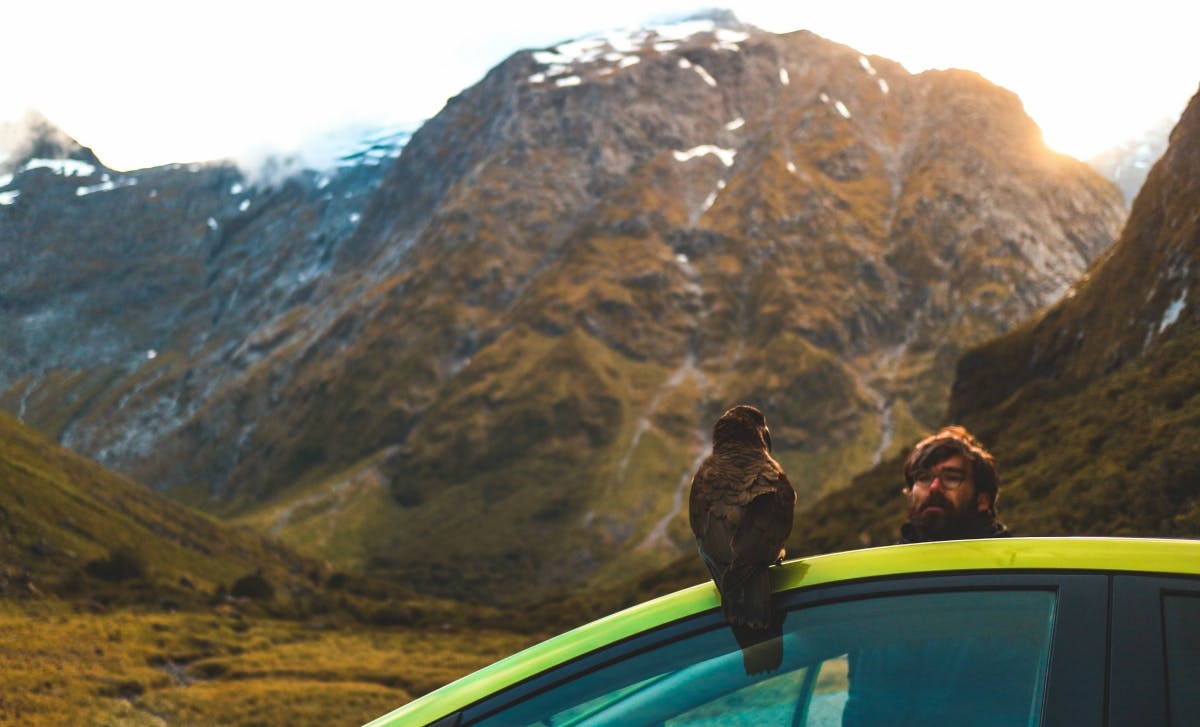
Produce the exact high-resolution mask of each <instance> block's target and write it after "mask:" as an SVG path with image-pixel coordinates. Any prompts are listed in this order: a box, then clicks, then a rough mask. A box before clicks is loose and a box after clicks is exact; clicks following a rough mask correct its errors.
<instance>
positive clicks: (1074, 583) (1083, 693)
mask: <svg viewBox="0 0 1200 727" xmlns="http://www.w3.org/2000/svg"><path fill="white" fill-rule="evenodd" d="M981 589H987V590H1004V591H1012V590H1053V591H1055V592H1056V593H1057V594H1058V598H1057V601H1056V606H1055V623H1054V628H1053V631H1052V634H1051V639H1050V657H1049V665H1048V669H1047V678H1046V685H1045V693H1044V695H1043V704H1042V721H1041V724H1042V725H1043V726H1044V727H1060V726H1064V727H1065V726H1066V725H1078V724H1097V725H1098V724H1102V723H1103V719H1104V711H1105V706H1106V698H1105V696H1104V695H1105V690H1106V687H1107V684H1106V682H1105V679H1106V677H1107V675H1108V669H1107V653H1106V652H1107V636H1108V626H1109V595H1110V582H1109V575H1108V574H1106V573H1097V572H1095V571H1062V572H1058V571H1044V570H1037V571H1014V570H1004V571H955V572H952V573H945V574H927V573H921V574H911V575H909V574H906V575H897V576H886V577H880V578H870V579H863V580H857V581H848V582H840V583H831V584H822V585H818V586H813V587H810V588H799V589H795V590H793V591H788V592H784V593H778V594H775V598H776V599H777V600H776V602H777V604H778V607H779V608H780V609H783V610H793V609H798V608H809V607H813V606H819V605H826V604H834V603H838V602H845V601H850V600H857V599H862V598H872V597H879V596H901V595H909V594H921V593H939V592H950V591H962V590H981ZM1097 605H1099V608H1097ZM718 628H725V624H724V621H723V619H722V617H721V612H720V609H710V610H708V611H706V612H704V613H701V614H697V615H694V616H689V617H687V618H684V619H680V620H678V621H674V622H671V623H667V624H663V625H661V626H658V627H655V628H652V629H648V630H646V631H643V632H640V633H638V634H635V635H633V636H630V637H627V638H625V639H621V640H619V641H616V642H614V643H612V644H609V645H607V646H605V647H603V648H600V649H597V650H595V651H593V652H590V653H588V654H584V655H582V656H580V657H577V658H575V659H572V660H570V661H567V662H564V663H563V664H560V665H557V666H555V667H554V668H552V669H548V670H546V671H544V672H541V673H539V674H536V675H534V676H532V677H530V678H528V679H526V680H524V681H522V682H518V683H517V684H513V685H511V686H509V687H507V688H505V689H503V690H501V691H499V692H496V693H494V694H491V695H488V696H487V697H484V698H483V699H481V700H478V701H476V702H475V703H473V704H470V705H467V706H466V707H464V708H463V709H461V710H459V711H457V712H456V713H454V714H451V715H447V717H445V718H444V719H443V720H439V721H438V722H437V723H435V724H438V725H442V724H446V725H459V724H463V725H469V724H473V723H474V722H476V721H478V720H481V719H484V718H486V717H488V716H490V715H493V714H495V713H497V712H500V711H502V710H504V709H506V708H508V707H509V706H511V705H514V704H516V703H518V702H520V701H523V700H526V699H530V698H532V697H534V696H536V695H537V694H540V693H542V692H544V691H546V690H549V689H553V688H554V687H555V686H557V685H560V684H562V683H564V682H567V681H570V680H572V679H577V678H579V677H580V676H582V675H584V674H586V673H590V672H592V671H595V670H597V669H600V668H603V667H604V666H607V665H608V664H611V663H613V662H615V661H620V660H623V659H628V658H631V657H634V656H637V655H638V654H639V653H644V652H646V651H649V650H652V649H657V648H660V647H662V646H665V645H667V644H669V643H672V642H675V641H679V640H681V639H686V638H689V637H690V636H694V635H697V634H700V633H703V632H707V631H710V630H713V629H718Z"/></svg>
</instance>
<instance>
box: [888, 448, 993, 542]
mask: <svg viewBox="0 0 1200 727" xmlns="http://www.w3.org/2000/svg"><path fill="white" fill-rule="evenodd" d="M915 474H916V481H915V482H913V484H912V487H911V488H910V489H909V492H908V517H909V519H910V520H912V521H914V522H917V523H920V524H921V527H922V528H923V529H924V530H925V532H927V533H930V534H931V535H933V534H938V533H942V532H947V531H949V532H953V531H954V530H956V529H958V527H961V526H962V525H963V524H965V523H967V522H968V521H970V520H971V519H973V518H974V517H975V514H976V513H978V512H981V511H985V510H987V509H988V498H987V495H986V494H983V493H976V491H975V481H974V479H973V477H972V475H971V465H970V463H968V462H967V460H966V459H965V458H964V457H963V456H962V455H960V454H952V455H950V456H949V457H946V458H945V459H941V460H938V461H936V462H934V463H932V464H930V465H929V466H928V467H927V468H926V469H924V470H918V471H917V472H916V473H915ZM956 483H957V485H958V486H957V487H954V484H956Z"/></svg>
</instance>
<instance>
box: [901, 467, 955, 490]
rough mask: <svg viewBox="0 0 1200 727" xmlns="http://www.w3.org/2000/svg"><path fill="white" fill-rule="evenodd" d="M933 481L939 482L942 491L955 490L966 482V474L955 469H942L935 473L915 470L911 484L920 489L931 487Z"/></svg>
mask: <svg viewBox="0 0 1200 727" xmlns="http://www.w3.org/2000/svg"><path fill="white" fill-rule="evenodd" d="M935 479H938V480H941V482H942V489H945V490H955V489H958V486H959V485H961V484H962V483H964V482H966V481H967V473H966V472H963V471H961V470H957V469H944V470H938V471H937V472H932V471H930V470H917V471H916V472H915V473H914V474H913V484H914V485H920V486H921V487H931V486H932V485H933V481H934V480H935Z"/></svg>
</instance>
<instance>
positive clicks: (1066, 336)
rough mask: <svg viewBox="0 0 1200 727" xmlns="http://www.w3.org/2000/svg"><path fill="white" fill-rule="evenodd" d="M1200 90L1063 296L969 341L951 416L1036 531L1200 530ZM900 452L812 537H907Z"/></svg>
mask: <svg viewBox="0 0 1200 727" xmlns="http://www.w3.org/2000/svg"><path fill="white" fill-rule="evenodd" d="M1197 209H1200V95H1198V96H1196V97H1193V99H1192V101H1191V103H1190V105H1189V106H1188V108H1187V110H1186V111H1185V112H1184V114H1183V117H1182V118H1181V119H1180V121H1179V123H1178V124H1177V125H1176V127H1175V129H1174V131H1173V132H1172V133H1171V136H1170V144H1169V146H1168V148H1167V150H1166V152H1165V153H1164V154H1163V156H1162V158H1161V159H1160V160H1159V161H1158V162H1157V163H1156V164H1155V165H1154V167H1153V168H1152V169H1151V170H1150V173H1149V175H1148V176H1147V178H1146V183H1145V185H1144V186H1143V188H1142V190H1141V192H1140V194H1139V195H1138V196H1137V198H1136V199H1135V201H1134V204H1133V207H1132V210H1131V213H1130V217H1129V221H1128V222H1127V223H1126V225H1125V227H1124V229H1123V230H1122V232H1121V235H1120V237H1119V239H1118V241H1117V242H1116V243H1115V244H1114V245H1113V247H1112V249H1111V250H1110V251H1109V252H1108V253H1106V254H1105V255H1104V256H1103V257H1102V258H1101V259H1100V260H1098V261H1097V262H1096V263H1095V265H1094V266H1093V267H1092V268H1091V269H1090V270H1089V271H1088V273H1087V275H1086V276H1084V278H1083V279H1082V280H1081V281H1080V282H1079V283H1078V284H1077V285H1076V286H1074V287H1073V288H1072V290H1071V291H1070V292H1069V293H1068V295H1067V296H1065V297H1064V299H1063V300H1062V301H1061V302H1059V303H1058V304H1056V305H1055V306H1053V307H1051V308H1050V309H1049V310H1047V311H1045V312H1043V313H1041V314H1039V315H1037V316H1035V317H1033V318H1031V319H1030V320H1029V321H1027V322H1025V323H1024V324H1022V325H1021V326H1020V327H1018V328H1017V329H1016V330H1014V331H1012V332H1010V333H1008V334H1007V335H1004V336H1000V337H998V338H995V339H992V340H990V341H988V342H987V343H985V344H982V345H980V346H978V347H975V348H973V349H971V350H969V351H968V352H967V353H966V354H965V355H964V356H963V357H962V359H961V361H960V362H959V365H958V372H957V376H956V379H955V383H954V387H953V396H952V398H951V400H950V405H949V411H948V420H950V421H960V422H963V423H965V424H966V425H967V426H968V427H970V428H971V429H972V430H974V431H976V432H977V433H978V434H979V436H980V438H981V439H982V440H983V442H984V443H985V444H986V445H987V446H989V448H991V449H992V451H993V452H994V453H995V454H996V456H997V459H998V461H999V465H1000V468H1001V475H1002V490H1001V491H1002V497H1001V501H1000V504H1001V508H1000V509H1001V517H1002V519H1004V520H1006V521H1007V522H1008V523H1009V524H1010V526H1012V527H1013V529H1014V530H1015V531H1016V532H1017V533H1019V534H1024V535H1057V534H1099V535H1140V536H1175V537H1197V536H1198V534H1200V447H1198V446H1197V442H1200V357H1197V355H1196V351H1197V349H1198V348H1200V314H1198V313H1197V311H1198V310H1200V308H1198V307H1197V306H1196V304H1195V295H1196V292H1197V290H1200V215H1198V214H1197ZM899 472H900V463H899V461H894V462H891V463H887V464H885V465H882V466H881V467H880V468H877V469H876V470H874V471H872V472H870V473H868V474H866V475H864V476H863V477H861V478H860V479H859V480H858V481H856V483H855V485H854V490H855V492H856V494H857V496H856V497H845V496H842V497H837V496H834V497H829V498H826V499H825V500H823V501H822V502H821V503H819V504H818V505H816V506H815V507H814V508H813V510H812V511H811V512H810V513H808V515H807V521H808V523H809V526H810V528H809V530H810V547H811V548H812V549H815V550H828V549H837V548H844V547H853V546H854V545H856V544H858V543H860V542H861V543H872V542H873V543H880V542H888V541H889V539H894V537H895V531H896V528H897V527H898V525H899V519H900V517H901V504H900V498H899V496H898V491H899V487H900V484H899V483H900V477H899Z"/></svg>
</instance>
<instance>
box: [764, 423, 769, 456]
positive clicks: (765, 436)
mask: <svg viewBox="0 0 1200 727" xmlns="http://www.w3.org/2000/svg"><path fill="white" fill-rule="evenodd" d="M763 440H764V441H765V442H766V443H767V451H768V452H770V451H771V430H770V429H766V428H763Z"/></svg>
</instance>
